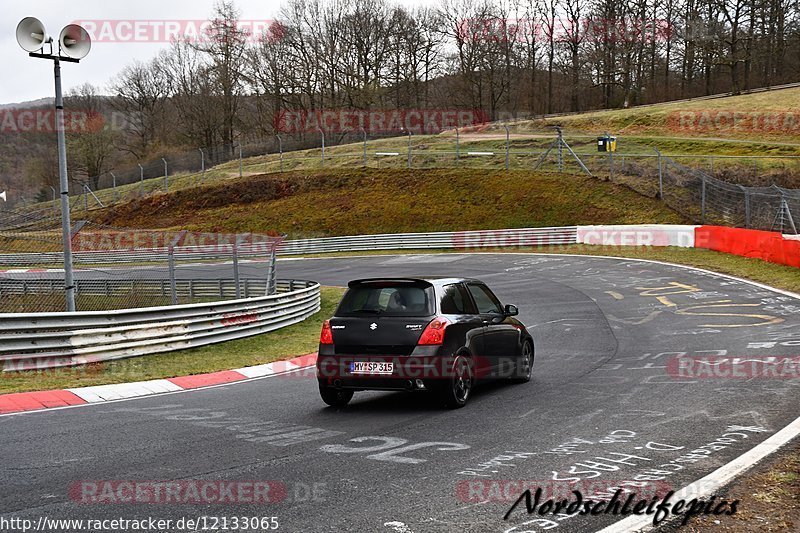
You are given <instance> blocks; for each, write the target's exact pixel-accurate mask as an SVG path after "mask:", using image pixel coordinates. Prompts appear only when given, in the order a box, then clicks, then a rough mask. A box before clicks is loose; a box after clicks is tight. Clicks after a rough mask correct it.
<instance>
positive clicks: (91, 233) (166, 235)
mask: <svg viewBox="0 0 800 533" xmlns="http://www.w3.org/2000/svg"><path fill="white" fill-rule="evenodd" d="M60 239H61V236H60V230H59V229H57V228H56V227H52V228H50V229H44V228H40V229H39V230H29V229H28V230H26V231H19V232H13V231H8V230H3V231H0V254H2V265H0V266H2V267H3V270H2V271H0V312H56V311H63V310H64V309H65V308H66V296H65V287H64V285H65V283H64V263H63V260H64V255H63V251H62V243H61V240H60ZM282 240H283V238H282V237H276V236H270V235H256V234H225V233H201V232H190V231H174V230H165V231H156V230H131V229H121V228H113V227H107V226H102V225H99V224H93V223H90V222H85V221H79V222H77V223H76V224H75V226H74V227H73V230H72V257H73V269H74V278H75V290H76V292H75V295H76V308H77V310H78V311H103V310H110V309H128V308H138V307H154V306H162V305H178V304H188V303H201V302H212V301H218V300H226V299H242V298H251V297H254V296H268V295H270V294H274V293H275V291H276V287H277V285H276V283H277V282H276V280H277V277H276V264H275V256H276V252H277V248H278V246H279V245H280V243H281V242H282Z"/></svg>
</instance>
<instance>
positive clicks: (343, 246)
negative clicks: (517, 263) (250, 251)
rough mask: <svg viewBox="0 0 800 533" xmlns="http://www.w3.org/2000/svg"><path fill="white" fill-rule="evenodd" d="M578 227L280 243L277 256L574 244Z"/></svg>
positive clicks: (410, 234) (396, 234)
mask: <svg viewBox="0 0 800 533" xmlns="http://www.w3.org/2000/svg"><path fill="white" fill-rule="evenodd" d="M577 232H578V228H577V227H576V226H567V227H562V228H514V229H498V230H479V231H440V232H434V233H386V234H379V235H350V236H345V237H323V238H319V239H300V240H291V241H283V243H281V245H280V247H279V248H278V254H280V255H302V254H316V253H326V252H349V251H365V250H403V249H414V248H417V249H423V248H494V247H503V246H523V245H524V246H539V245H541V246H545V245H551V244H575V243H576V242H577Z"/></svg>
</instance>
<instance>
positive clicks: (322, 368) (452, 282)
mask: <svg viewBox="0 0 800 533" xmlns="http://www.w3.org/2000/svg"><path fill="white" fill-rule="evenodd" d="M517 314H518V311H517V308H516V307H515V306H513V305H506V306H503V305H502V304H501V303H500V301H499V300H498V299H497V297H496V296H495V295H494V293H492V291H491V290H490V289H489V287H487V286H486V284H484V283H483V282H481V281H478V280H475V279H464V278H430V277H425V278H376V279H360V280H355V281H351V282H350V283H349V284H348V290H347V292H346V293H345V294H344V296H343V297H342V301H341V302H340V303H339V307H338V308H337V310H336V314H335V315H334V316H333V318H331V319H330V320H326V321H325V323H324V324H323V325H322V333H321V335H320V343H319V356H318V358H317V379H318V381H319V391H320V395H321V396H322V400H323V401H324V402H325V403H327V404H328V405H332V406H338V407H342V406H345V405H347V403H348V402H349V401H350V400H351V399H352V398H353V393H354V392H355V391H360V390H408V391H414V390H429V391H432V392H434V393H435V394H436V395H437V396H438V397H439V398H440V399H441V400H442V401H443V402H444V404H445V405H447V406H449V407H463V406H464V405H465V404H466V403H467V400H468V399H469V396H470V393H471V391H472V388H473V385H474V384H475V382H476V380H479V379H508V380H512V381H515V382H518V383H524V382H528V381H530V379H531V370H532V368H533V360H534V348H533V338H532V337H531V335H530V334H529V333H528V331H527V330H526V329H525V326H524V325H523V324H522V323H521V322H520V321H519V320H517V319H516V318H514V317H515V316H516V315H517Z"/></svg>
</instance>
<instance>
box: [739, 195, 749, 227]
mask: <svg viewBox="0 0 800 533" xmlns="http://www.w3.org/2000/svg"><path fill="white" fill-rule="evenodd" d="M739 188H740V189H742V192H743V193H744V227H745V228H749V227H750V190H749V189H748V188H747V187H745V186H743V185H739Z"/></svg>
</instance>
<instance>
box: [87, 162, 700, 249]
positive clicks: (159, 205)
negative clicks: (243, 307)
mask: <svg viewBox="0 0 800 533" xmlns="http://www.w3.org/2000/svg"><path fill="white" fill-rule="evenodd" d="M92 217H93V220H94V221H95V222H99V223H103V224H109V225H112V226H127V227H140V228H183V229H189V230H195V231H224V232H256V233H259V232H261V233H265V232H271V233H273V234H274V233H286V234H288V235H289V236H290V237H305V236H324V235H354V234H374V233H395V232H415V231H457V230H469V229H491V228H515V227H546V226H567V225H574V224H618V223H619V224H623V223H631V224H635V223H644V222H648V223H656V222H660V223H682V222H685V221H686V220H685V219H684V218H683V217H682V216H681V215H679V214H677V213H675V212H674V211H672V210H670V209H669V208H667V207H666V206H665V205H664V204H662V203H660V202H658V201H657V200H654V199H652V198H646V197H644V196H642V195H640V194H638V193H636V192H634V191H632V190H630V189H628V188H627V187H624V186H620V185H615V184H613V183H609V182H606V181H603V180H600V179H595V178H589V177H586V176H574V175H559V174H552V173H545V172H531V171H521V170H515V171H508V172H506V171H501V170H480V169H436V170H420V169H411V170H406V169H381V170H378V169H355V170H344V169H331V170H319V171H295V172H288V173H284V174H265V175H259V176H251V177H246V178H243V179H238V178H237V179H235V180H230V181H229V182H228V183H226V184H225V185H209V186H206V187H203V188H202V189H201V190H183V191H177V192H174V193H171V194H168V195H159V196H155V197H152V198H145V199H141V200H134V201H132V202H129V203H127V204H123V205H120V206H116V207H112V208H108V209H105V210H102V211H96V212H94V213H93V214H92Z"/></svg>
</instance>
